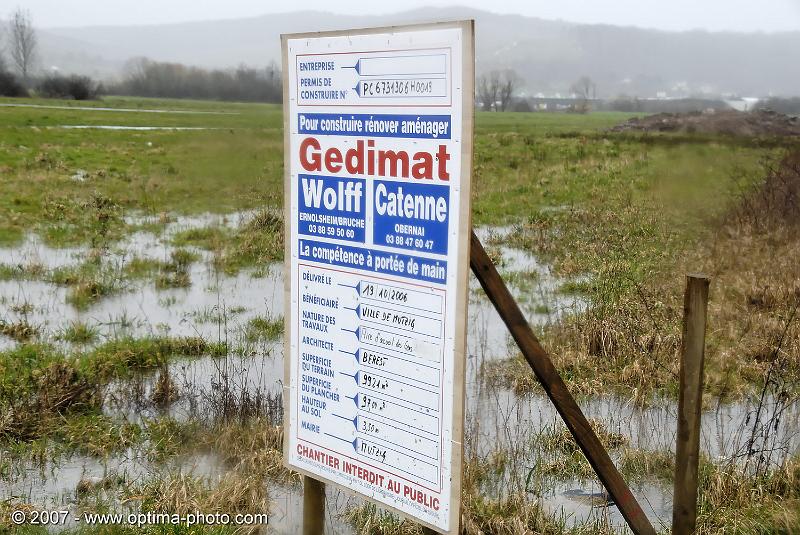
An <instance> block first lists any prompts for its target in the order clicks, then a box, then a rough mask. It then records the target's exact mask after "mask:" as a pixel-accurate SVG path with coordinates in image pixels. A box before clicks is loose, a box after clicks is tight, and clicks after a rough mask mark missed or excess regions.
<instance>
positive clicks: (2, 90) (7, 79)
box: [0, 69, 28, 97]
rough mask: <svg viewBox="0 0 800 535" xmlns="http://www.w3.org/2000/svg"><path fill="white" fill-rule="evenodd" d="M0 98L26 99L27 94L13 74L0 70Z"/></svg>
mask: <svg viewBox="0 0 800 535" xmlns="http://www.w3.org/2000/svg"><path fill="white" fill-rule="evenodd" d="M0 96H3V97H27V96H28V92H27V91H26V90H25V86H23V85H22V83H21V82H20V81H19V80H18V79H17V77H16V76H14V74H13V73H11V72H9V71H6V70H3V69H0Z"/></svg>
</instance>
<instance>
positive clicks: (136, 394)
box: [0, 212, 800, 533]
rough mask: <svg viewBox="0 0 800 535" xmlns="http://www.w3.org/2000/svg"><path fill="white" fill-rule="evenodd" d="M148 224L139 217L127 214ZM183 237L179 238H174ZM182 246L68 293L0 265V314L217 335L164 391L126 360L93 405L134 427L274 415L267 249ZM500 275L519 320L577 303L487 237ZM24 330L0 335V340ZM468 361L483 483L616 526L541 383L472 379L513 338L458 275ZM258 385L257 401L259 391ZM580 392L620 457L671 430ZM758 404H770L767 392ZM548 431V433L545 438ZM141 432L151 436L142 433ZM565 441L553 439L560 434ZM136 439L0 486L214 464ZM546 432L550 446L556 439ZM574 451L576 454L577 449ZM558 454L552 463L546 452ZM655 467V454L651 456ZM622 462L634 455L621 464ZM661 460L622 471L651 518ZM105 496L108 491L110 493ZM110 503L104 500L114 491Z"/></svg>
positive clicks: (78, 258) (149, 245)
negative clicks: (233, 407)
mask: <svg viewBox="0 0 800 535" xmlns="http://www.w3.org/2000/svg"><path fill="white" fill-rule="evenodd" d="M253 217H254V213H252V212H245V213H234V214H229V215H227V216H219V215H210V214H206V215H203V216H199V217H177V218H174V220H170V221H169V222H168V223H166V224H164V225H163V228H161V229H160V231H159V232H158V233H151V232H147V231H139V232H136V233H134V234H132V235H130V236H129V237H127V238H126V239H125V240H123V241H121V242H119V243H117V244H115V245H114V246H113V248H109V249H108V250H107V251H105V252H104V253H103V259H102V261H103V262H104V263H106V264H108V265H111V266H116V269H118V270H119V273H120V276H122V275H121V274H123V273H124V272H125V271H124V270H125V266H126V265H127V264H128V263H130V262H132V261H133V259H136V261H137V262H138V261H140V260H153V261H156V262H165V261H167V260H169V259H170V258H172V256H173V255H174V253H175V251H176V250H178V249H179V248H178V247H176V246H175V245H174V242H175V237H176V236H179V235H181V233H186V232H187V231H192V230H197V229H203V228H207V227H209V226H213V227H225V228H230V229H236V228H237V227H239V226H241V225H243V224H245V223H246V222H247V221H248V220H249V219H251V218H253ZM130 222H131V223H133V224H147V223H148V221H147V219H146V218H131V221H130ZM510 231H511V229H510V228H481V229H479V235H480V237H481V239H482V240H484V241H486V242H487V243H501V242H502V240H503V239H504V237H506V236H508V234H509V233H510ZM184 250H185V249H184ZM189 250H190V252H191V253H193V254H194V255H196V256H195V260H194V261H193V262H191V264H190V266H189V267H188V268H187V272H186V273H187V275H188V280H187V281H184V282H183V283H182V285H181V286H182V287H180V288H161V289H159V288H157V286H156V284H155V283H154V282H153V280H150V279H144V280H127V281H125V284H124V285H123V286H121V287H120V288H119V289H118V290H117V291H116V292H115V293H114V294H113V295H110V296H106V297H103V298H99V299H96V300H93V301H91V302H90V303H89V304H88V305H86V306H81V307H76V306H75V305H74V304H70V303H69V292H70V289H69V287H65V286H63V285H59V284H56V283H53V282H48V281H47V280H46V279H47V277H41V278H42V279H45V280H25V279H24V278H23V279H20V278H8V279H7V280H4V281H2V282H0V317H1V318H2V319H3V320H4V321H6V322H7V323H19V322H25V323H26V324H28V325H30V326H31V327H32V328H34V329H35V331H36V334H35V335H34V336H35V337H36V338H37V339H38V340H40V341H45V340H49V341H51V342H52V343H53V344H55V345H57V346H61V347H65V348H68V349H70V348H71V349H77V350H80V349H83V350H86V349H87V348H91V347H93V346H98V345H102V344H103V343H105V342H107V341H108V340H113V339H118V338H121V337H134V338H138V337H148V336H173V337H200V338H203V339H205V340H209V341H214V342H219V343H224V344H226V347H227V351H226V352H225V354H224V355H218V354H216V355H213V356H212V355H200V356H196V357H191V358H176V359H173V360H172V361H170V362H169V364H168V369H167V375H168V376H169V377H170V380H171V381H172V384H173V387H174V389H175V390H176V392H177V393H179V394H177V395H176V396H175V398H176V399H174V400H170V402H168V403H166V404H160V405H154V404H153V403H151V402H150V401H149V400H151V399H153V397H154V392H155V390H156V389H157V388H158V383H159V379H160V378H161V377H162V375H163V374H164V371H163V370H162V371H159V372H151V373H144V374H140V375H137V377H136V378H135V379H133V380H130V379H126V380H120V381H116V382H114V383H112V384H111V385H110V386H109V388H108V392H107V399H106V402H105V404H104V409H103V410H104V413H105V414H106V416H108V417H109V418H113V419H114V420H115V421H125V422H128V423H130V424H135V425H137V426H144V427H147V426H149V425H152V422H154V421H158V419H159V418H162V419H163V418H171V419H174V421H176V422H180V423H183V424H189V423H191V422H193V421H208V419H213V417H214V414H215V413H216V412H218V411H219V410H220V403H224V400H225V399H226V398H228V397H229V398H231V399H235V400H237V401H241V400H242V399H245V398H246V399H248V400H256V401H254V403H255V405H256V406H258V407H261V408H263V409H264V410H266V411H268V412H272V413H273V415H272V417H273V418H274V419H275V420H276V421H279V419H280V415H279V412H280V407H279V402H278V401H277V400H278V399H279V395H280V392H281V384H282V383H281V381H282V376H283V354H282V343H281V339H280V333H277V334H275V335H272V336H257V335H256V336H254V335H253V334H252V333H249V331H248V329H249V328H252V325H253V324H254V322H257V321H258V319H259V318H269V319H272V320H280V318H281V316H282V311H283V301H282V297H283V279H282V265H281V264H271V265H266V266H260V267H257V268H249V269H243V270H240V271H239V272H238V273H236V274H235V275H227V274H225V273H224V272H223V271H221V270H220V269H218V267H217V266H215V263H214V258H213V253H212V252H209V251H207V250H205V249H201V248H192V247H190V248H189ZM489 252H490V254H492V255H493V256H494V257H495V259H496V261H497V262H498V264H499V265H500V266H501V271H502V272H503V274H504V276H505V277H506V278H507V279H508V280H509V281H510V284H511V287H512V289H513V291H514V293H515V294H516V295H517V297H518V299H519V300H520V303H521V304H522V306H523V309H524V310H525V312H526V314H527V316H528V318H529V320H530V321H531V323H532V325H533V326H534V327H535V328H537V329H540V328H543V327H545V326H547V325H548V324H551V323H552V322H555V321H557V320H559V319H560V318H562V317H563V316H565V315H568V314H573V313H576V312H579V311H581V310H583V308H584V307H585V306H586V303H585V301H583V300H582V299H580V298H577V297H575V296H570V295H565V294H564V292H562V291H561V290H560V289H561V288H562V287H563V286H564V284H565V283H566V282H568V281H566V280H562V279H559V278H557V277H555V276H554V275H553V274H552V271H551V269H550V268H549V267H548V266H547V265H545V264H542V263H540V262H538V261H537V259H536V258H535V257H534V256H532V255H531V254H529V253H527V252H524V251H521V250H519V249H514V248H512V247H508V246H504V245H497V246H491V247H490V249H489ZM90 254H92V252H91V251H90V250H89V249H88V248H83V247H74V248H58V249H55V248H51V247H48V246H47V245H45V244H43V243H42V241H41V240H40V239H38V238H37V237H36V236H34V235H30V236H28V237H26V239H25V240H24V241H23V243H22V244H21V245H19V246H16V247H6V248H3V249H0V264H3V265H6V266H20V267H21V268H29V270H30V269H33V267H34V266H35V269H34V271H35V272H37V273H48V272H53V271H54V270H59V269H69V268H74V267H76V266H79V265H80V264H81V263H82V262H84V261H85V259H86V257H87V256H88V255H90ZM76 324H80V325H82V326H83V327H84V328H85V329H87V330H89V331H91V332H93V333H94V336H93V338H92V339H91V340H88V341H81V342H80V343H78V342H74V341H73V342H70V341H65V340H64V337H63V333H64V332H67V331H69V329H70V327H71V326H74V325H76ZM21 343H23V340H19V339H14V338H12V337H10V336H0V344H2V345H1V346H0V347H3V348H5V349H13V348H14V347H17V346H18V345H19V344H21ZM468 348H469V355H468V366H467V385H468V386H467V448H468V452H469V453H470V456H472V457H475V458H478V459H486V460H494V461H496V462H499V463H500V464H499V465H498V470H497V473H496V475H495V478H494V481H489V482H488V483H487V486H488V487H489V488H490V489H493V492H498V493H502V488H503V485H504V484H506V485H510V484H511V483H514V484H518V485H519V484H522V485H523V486H524V488H525V489H526V491H527V492H528V495H529V498H530V499H531V500H540V503H541V504H542V505H543V506H544V508H545V510H546V511H549V512H550V513H551V514H553V515H555V516H556V517H559V518H562V519H563V521H564V522H565V524H566V525H573V524H577V525H581V524H585V523H586V522H591V521H597V522H602V523H603V524H604V525H609V526H611V527H615V528H619V529H624V520H623V519H622V517H621V515H620V514H619V513H618V511H617V509H616V508H615V507H613V505H610V506H609V505H608V501H607V497H606V496H605V495H604V494H603V490H602V488H601V486H600V485H599V483H598V482H597V481H596V480H595V479H594V478H593V477H592V474H591V470H590V469H588V467H587V466H586V465H585V461H583V462H582V463H581V462H580V459H577V458H576V457H575V456H574V454H575V448H574V446H573V448H572V449H570V446H569V445H568V444H567V445H566V450H564V448H565V444H564V443H563V437H564V436H565V435H564V433H565V431H564V429H563V425H562V424H561V423H560V419H559V417H558V415H557V414H556V412H555V410H554V408H553V407H552V405H551V404H550V403H549V401H548V400H547V399H546V398H545V397H543V396H542V395H541V394H536V393H533V394H529V395H523V396H519V395H517V394H516V393H515V392H514V391H513V390H512V389H511V388H508V387H506V386H503V385H501V384H496V383H494V382H492V381H489V380H485V379H484V376H485V374H484V370H485V369H486V367H487V366H491V365H492V364H493V363H496V362H502V361H504V360H506V359H508V358H509V357H511V356H513V355H514V354H515V348H514V346H513V342H512V341H511V339H510V337H509V336H508V335H507V331H506V330H505V328H504V326H503V324H502V321H501V320H500V318H499V316H498V315H497V313H496V312H495V311H494V309H493V307H492V305H491V304H490V303H489V302H488V300H487V299H486V298H485V297H484V296H483V294H482V291H481V290H480V288H479V285H478V284H477V281H475V280H474V279H473V280H472V283H471V288H470V308H469V329H468ZM258 400H261V401H258ZM581 406H582V408H583V410H584V411H585V413H586V415H587V417H589V418H590V419H592V420H593V421H594V422H596V423H597V424H598V426H599V427H600V428H601V429H603V430H604V432H605V433H607V434H608V436H611V437H613V444H612V446H613V445H615V446H616V447H613V448H612V456H613V457H614V458H615V460H616V461H617V462H618V464H620V463H622V465H623V466H624V464H625V462H629V463H630V462H631V461H630V458H631V457H632V456H636V455H639V456H643V455H644V456H646V455H648V452H656V453H658V454H660V455H662V456H663V455H667V456H669V452H670V451H671V450H672V448H673V445H674V439H675V431H674V430H675V427H676V416H675V413H676V410H675V406H674V404H672V403H666V402H657V403H653V404H650V405H648V406H645V407H643V406H641V405H640V404H636V403H634V402H632V401H630V400H627V399H622V398H618V397H606V398H590V399H583V400H582V401H581ZM755 410H756V406H755V402H740V403H732V404H721V405H718V406H714V407H709V410H708V411H707V412H706V414H705V416H704V420H703V430H702V450H703V452H704V453H705V455H707V456H708V457H709V458H712V459H713V458H722V457H730V456H733V455H736V454H737V453H741V452H742V451H743V450H744V449H746V447H747V443H748V440H749V439H750V435H749V434H748V433H747V429H748V425H747V424H748V421H749V420H750V419H751V418H752V417H753V414H754V411H755ZM765 410H769V407H767V408H766V409H765ZM799 431H800V405H798V404H794V405H792V406H791V407H790V408H789V409H788V410H786V411H785V413H784V414H783V420H782V426H781V429H780V433H779V434H778V435H777V436H775V437H774V440H775V441H776V443H777V444H782V445H784V447H787V448H790V449H791V451H797V449H798V447H799V445H800V441H799V440H798V436H799V435H798V432H799ZM554 437H555V438H557V437H561V438H562V443H560V445H559V444H556V445H552V444H548V440H549V441H550V442H552V441H553V440H554ZM151 440H154V439H151ZM567 442H568V441H567ZM151 446H152V445H150V446H143V445H137V446H131V447H130V448H126V449H123V450H122V451H115V452H113V453H111V454H109V455H106V456H102V457H98V456H96V455H86V454H82V453H76V452H58V453H56V454H54V455H52V456H49V455H47V454H45V455H43V456H42V457H37V458H28V459H23V460H21V461H18V460H12V461H11V463H10V465H11V468H6V470H5V471H4V472H2V473H1V474H2V485H0V501H2V500H14V501H16V502H20V503H29V504H35V505H37V506H40V507H49V508H57V507H62V506H67V507H72V508H74V509H76V510H77V509H81V510H83V509H85V508H86V507H87V504H86V499H85V498H84V496H83V494H84V493H87V492H88V491H87V490H86V488H91V487H92V486H93V485H95V486H100V487H102V486H103V485H104V484H105V483H104V482H107V481H109V480H116V481H124V482H125V485H128V486H132V485H135V484H136V482H137V481H140V482H141V481H152V480H154V479H158V478H159V477H165V476H166V475H169V474H174V473H175V472H179V473H183V474H189V475H191V476H192V477H196V478H201V479H206V480H212V481H213V480H219V479H220V478H222V477H223V476H224V474H225V473H226V471H228V470H229V465H228V464H226V462H225V460H224V459H223V458H222V456H221V455H219V454H217V453H215V452H213V451H209V450H208V448H196V449H194V448H191V447H186V446H185V445H179V446H178V447H176V448H175V451H174V453H171V454H165V455H163V456H162V457H159V458H154V457H153V454H152V451H151V450H152V447H151ZM559 448H561V449H559ZM577 455H578V456H579V454H577ZM560 463H561V464H564V463H566V466H562V467H560V466H559V464H560ZM665 470H666V472H669V470H670V467H669V466H667V467H666V468H662V469H661V471H662V472H664V471H665ZM630 471H631V472H633V471H634V468H631V469H630ZM667 475H668V474H662V477H656V476H653V475H652V474H650V475H647V476H646V477H634V478H631V479H632V480H633V487H634V491H635V493H636V494H637V496H638V497H639V498H640V500H641V502H642V506H643V507H644V509H645V511H646V513H647V515H648V516H649V517H650V519H651V521H652V522H653V523H654V524H655V525H657V526H662V527H663V526H666V525H667V524H668V523H669V521H670V518H671V491H672V489H671V485H670V484H669V481H668V478H667V477H666V476H667ZM328 494H329V503H328V522H329V527H330V528H331V529H332V530H333V531H332V532H334V533H354V530H353V528H352V527H351V526H350V524H349V523H348V522H347V521H346V520H344V519H343V515H344V514H345V512H346V511H347V510H350V509H352V508H353V507H357V506H359V505H360V501H359V500H357V499H353V498H349V497H348V496H346V495H345V494H344V493H342V492H340V491H338V490H336V489H329V490H328ZM269 497H270V500H271V504H272V507H271V509H270V511H271V514H272V517H271V522H270V526H269V530H270V531H273V532H277V533H293V532H296V531H297V530H299V526H300V522H301V518H302V515H301V508H300V504H301V498H302V494H301V489H300V487H299V486H298V485H296V484H277V483H271V484H270V485H269ZM104 499H106V500H110V501H111V502H112V505H113V501H114V498H113V493H108V496H106V497H105V498H104ZM116 505H117V506H119V504H116Z"/></svg>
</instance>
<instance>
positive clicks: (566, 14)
mask: <svg viewBox="0 0 800 535" xmlns="http://www.w3.org/2000/svg"><path fill="white" fill-rule="evenodd" d="M398 4H399V5H401V6H402V8H403V9H413V8H418V7H424V6H451V5H465V6H469V7H474V8H477V9H486V10H491V11H494V12H496V13H517V14H522V15H528V16H535V17H541V18H547V19H563V20H567V21H573V22H586V23H608V24H617V25H631V26H640V27H647V28H659V29H664V30H690V29H697V28H700V29H706V30H714V31H716V30H735V31H768V32H772V31H786V30H800V0H762V1H755V0H492V1H491V2H489V1H488V0H456V1H453V0H450V1H437V0H403V2H402V3H395V2H365V1H364V0H338V1H331V0H295V1H293V2H286V1H281V2H269V1H264V0H227V1H220V0H0V17H4V18H5V17H7V16H8V14H9V13H10V12H11V11H12V10H13V9H14V8H15V7H16V6H17V5H20V6H23V7H24V8H26V9H28V10H30V12H31V14H32V15H33V19H34V22H35V24H36V25H37V26H40V27H54V26H86V25H98V24H104V25H105V24H120V25H128V24H152V23H165V22H183V21H190V20H214V19H220V18H238V17H249V16H255V15H264V14H267V13H277V12H285V11H297V10H304V9H313V10H321V11H332V12H336V13H345V14H384V13H391V12H393V11H397V6H398Z"/></svg>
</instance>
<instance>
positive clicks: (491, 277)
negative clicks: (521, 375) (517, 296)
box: [470, 231, 656, 535]
mask: <svg viewBox="0 0 800 535" xmlns="http://www.w3.org/2000/svg"><path fill="white" fill-rule="evenodd" d="M470 265H471V267H472V272H473V273H475V276H476V277H477V278H478V281H480V283H481V286H482V287H483V290H484V291H485V292H486V295H487V296H488V297H489V300H491V301H492V303H493V304H494V306H495V308H496V309H497V312H498V313H499V314H500V317H501V318H503V321H504V322H505V324H506V326H507V327H508V330H509V331H510V332H511V335H512V336H513V337H514V340H515V341H516V342H517V345H518V346H519V348H520V350H521V351H522V354H523V355H524V357H525V360H527V361H528V364H529V365H530V367H531V368H533V371H534V373H535V374H536V377H537V379H539V382H540V383H541V385H542V387H543V388H544V390H545V392H547V395H548V397H549V398H550V401H552V402H553V405H555V407H556V410H557V411H558V413H559V414H560V415H561V418H562V419H563V420H564V423H565V424H567V428H568V429H569V430H570V432H571V433H572V436H573V437H575V441H576V442H577V443H578V446H580V448H581V451H582V452H583V454H584V455H585V456H586V459H587V460H588V461H589V464H591V465H592V468H593V469H594V471H595V472H596V473H597V476H598V477H599V478H600V481H601V482H602V483H603V485H604V486H605V488H606V490H607V491H608V492H609V494H611V496H612V497H613V498H614V502H615V503H616V505H617V507H618V508H619V510H620V512H621V513H622V516H623V517H625V521H626V522H627V523H628V526H630V528H631V530H632V531H633V532H634V533H635V534H636V535H655V532H656V531H655V529H653V526H652V524H650V520H648V518H647V516H646V515H645V514H644V511H642V508H641V506H639V502H637V501H636V498H635V497H634V496H633V493H631V490H630V488H628V485H627V484H626V483H625V481H624V480H623V479H622V476H621V475H620V473H619V472H618V471H617V468H616V467H615V466H614V463H613V462H612V461H611V458H610V457H609V456H608V452H607V451H606V450H605V448H604V447H603V444H602V443H601V442H600V440H599V439H598V438H597V435H596V434H595V432H594V430H593V429H592V427H591V425H589V422H588V421H587V420H586V417H585V416H584V415H583V413H582V412H581V409H580V407H578V404H577V403H575V400H574V399H573V397H572V395H571V394H570V393H569V391H568V390H567V386H566V385H565V384H564V380H563V379H561V376H560V375H559V374H558V371H557V370H556V369H555V366H553V363H552V361H551V360H550V357H549V356H548V354H547V352H546V351H545V350H544V348H543V347H542V346H541V345H540V344H539V341H538V340H537V339H536V335H534V334H533V331H532V330H531V327H530V325H528V321H527V320H526V319H525V316H524V315H523V314H522V311H521V310H520V309H519V306H518V305H517V303H516V301H515V300H514V298H513V297H512V296H511V292H509V291H508V288H507V287H506V285H505V283H504V282H503V279H502V278H501V277H500V274H499V273H497V269H496V268H495V267H494V264H493V263H492V261H491V260H490V259H489V256H488V255H487V254H486V251H485V250H484V249H483V245H482V244H481V242H480V240H479V239H478V237H477V236H476V235H475V231H473V232H472V243H471V249H470Z"/></svg>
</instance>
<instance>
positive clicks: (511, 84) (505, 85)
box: [497, 69, 520, 111]
mask: <svg viewBox="0 0 800 535" xmlns="http://www.w3.org/2000/svg"><path fill="white" fill-rule="evenodd" d="M519 82H520V78H519V76H517V73H516V72H515V71H513V70H511V69H507V70H505V71H503V72H502V73H501V75H500V90H499V93H498V95H497V97H498V101H497V104H498V106H499V108H500V110H499V111H506V110H507V109H508V108H509V107H510V106H511V103H512V102H513V100H514V94H515V93H516V91H517V88H518V86H519Z"/></svg>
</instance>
